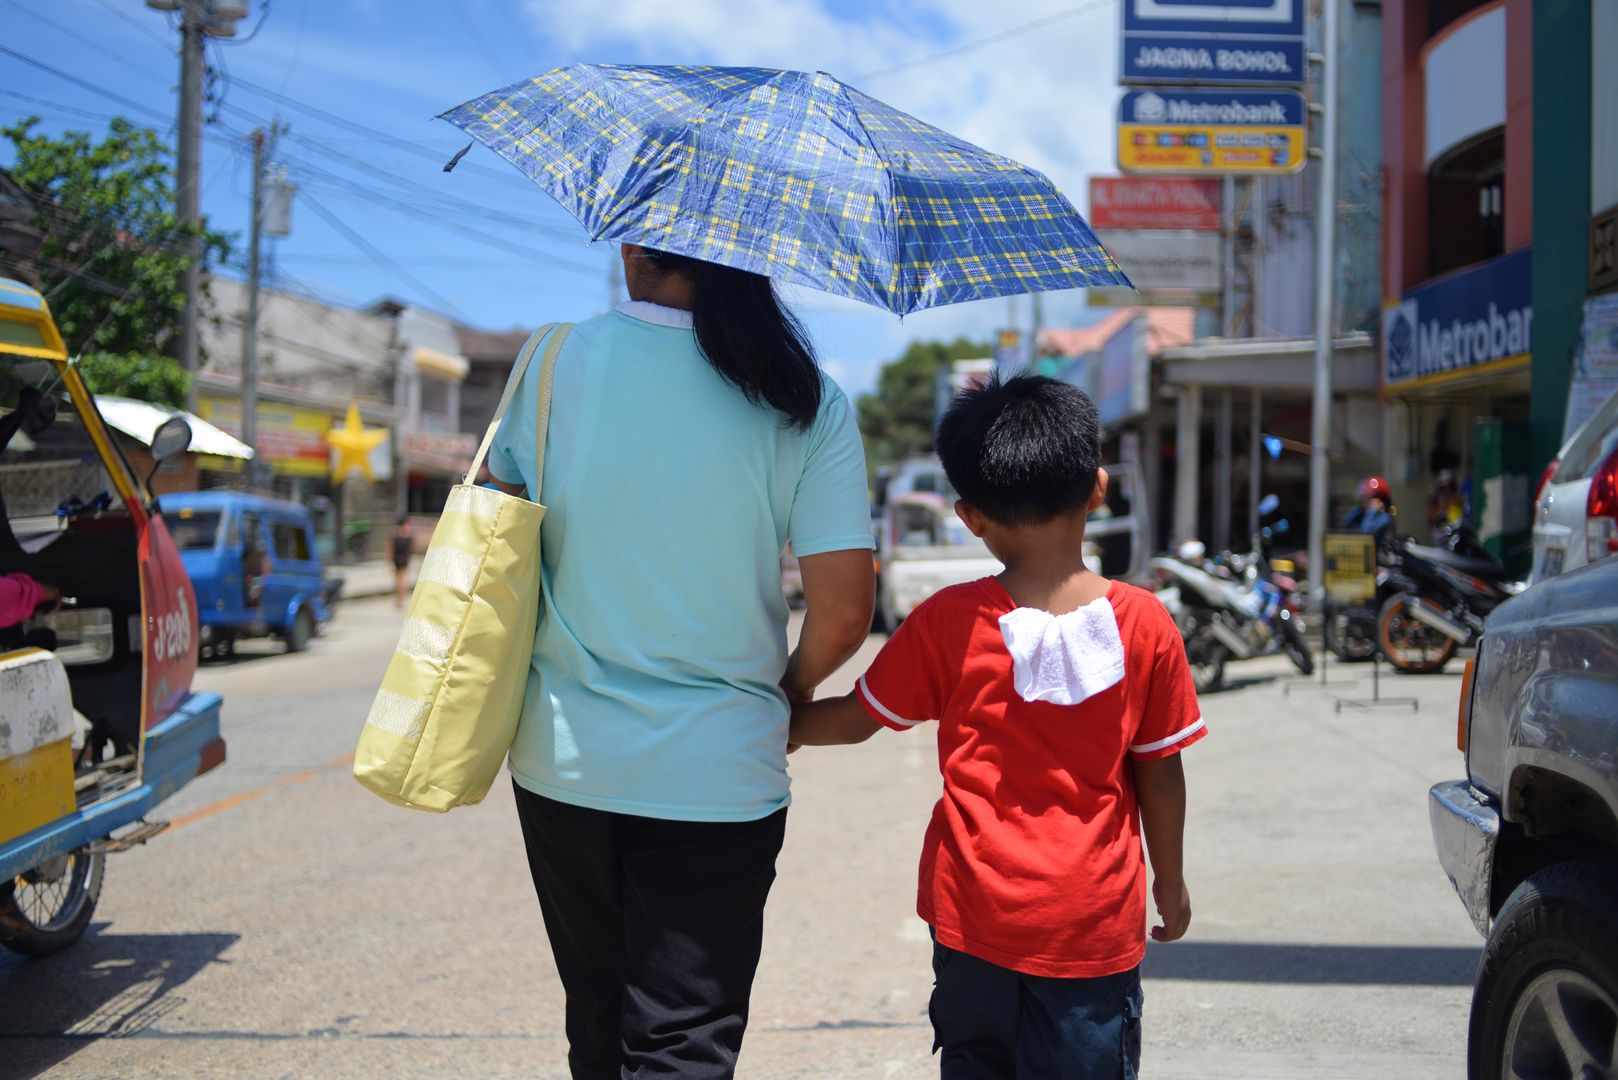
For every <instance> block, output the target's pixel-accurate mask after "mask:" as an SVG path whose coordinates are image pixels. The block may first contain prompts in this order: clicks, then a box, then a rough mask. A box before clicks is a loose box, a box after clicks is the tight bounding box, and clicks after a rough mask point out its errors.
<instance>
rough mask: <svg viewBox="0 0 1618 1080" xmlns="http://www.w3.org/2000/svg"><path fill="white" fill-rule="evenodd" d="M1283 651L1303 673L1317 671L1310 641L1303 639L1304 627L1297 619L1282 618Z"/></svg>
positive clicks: (1309, 673) (1308, 673)
mask: <svg viewBox="0 0 1618 1080" xmlns="http://www.w3.org/2000/svg"><path fill="white" fill-rule="evenodd" d="M1281 651H1282V652H1284V653H1286V654H1287V659H1288V660H1291V661H1292V664H1293V666H1294V667H1296V668H1297V669H1298V671H1299V672H1301V673H1302V674H1304V675H1313V674H1314V673H1315V658H1314V656H1313V654H1311V653H1310V652H1309V643H1308V642H1307V641H1305V640H1304V639H1303V628H1302V627H1300V626H1299V625H1298V620H1297V619H1282V620H1281Z"/></svg>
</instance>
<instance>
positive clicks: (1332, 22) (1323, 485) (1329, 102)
mask: <svg viewBox="0 0 1618 1080" xmlns="http://www.w3.org/2000/svg"><path fill="white" fill-rule="evenodd" d="M1320 18H1321V22H1322V24H1323V26H1322V31H1323V32H1322V34H1321V58H1320V83H1319V86H1320V101H1319V104H1320V107H1321V108H1320V177H1319V180H1320V185H1319V188H1320V190H1319V196H1320V203H1319V206H1318V208H1317V209H1316V211H1315V400H1314V417H1313V422H1312V423H1311V424H1310V435H1309V441H1310V443H1311V444H1312V446H1311V449H1310V452H1309V586H1310V589H1311V591H1313V592H1314V593H1316V594H1317V595H1319V594H1320V593H1321V582H1322V581H1323V580H1324V575H1325V571H1326V555H1325V549H1326V525H1327V522H1326V510H1327V495H1328V485H1329V484H1330V481H1331V458H1330V454H1331V398H1332V346H1333V344H1334V338H1335V337H1336V334H1335V328H1336V322H1337V318H1336V310H1335V308H1336V305H1335V300H1336V297H1337V289H1336V280H1337V275H1336V273H1335V269H1336V263H1337V250H1336V249H1337V243H1336V241H1337V63H1338V57H1337V0H1321V3H1320Z"/></svg>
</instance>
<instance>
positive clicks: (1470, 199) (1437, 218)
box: [1427, 127, 1506, 277]
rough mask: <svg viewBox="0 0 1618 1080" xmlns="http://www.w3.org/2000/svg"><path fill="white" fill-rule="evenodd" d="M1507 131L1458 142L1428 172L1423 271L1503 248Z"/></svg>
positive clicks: (1445, 268)
mask: <svg viewBox="0 0 1618 1080" xmlns="http://www.w3.org/2000/svg"><path fill="white" fill-rule="evenodd" d="M1505 212H1506V129H1505V128H1503V127H1500V128H1495V129H1494V130H1493V131H1489V132H1485V133H1483V134H1482V135H1479V136H1477V137H1476V138H1474V139H1470V140H1468V141H1466V142H1464V143H1462V144H1461V145H1460V146H1457V147H1455V148H1453V149H1452V150H1450V151H1449V152H1448V153H1446V154H1445V155H1444V156H1442V157H1440V158H1438V159H1437V160H1436V161H1434V162H1433V164H1432V167H1431V168H1430V169H1428V170H1427V273H1428V276H1430V277H1436V276H1437V275H1439V274H1442V273H1445V272H1447V271H1450V270H1455V269H1458V268H1459V267H1462V266H1469V265H1471V264H1472V263H1477V262H1482V261H1483V260H1485V259H1492V258H1494V257H1495V256H1496V255H1503V254H1505V250H1506V216H1505Z"/></svg>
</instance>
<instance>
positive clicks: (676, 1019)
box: [517, 786, 787, 1080]
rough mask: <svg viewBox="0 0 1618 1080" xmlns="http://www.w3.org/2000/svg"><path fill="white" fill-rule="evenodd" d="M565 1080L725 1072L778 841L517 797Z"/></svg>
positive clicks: (747, 830) (779, 823)
mask: <svg viewBox="0 0 1618 1080" xmlns="http://www.w3.org/2000/svg"><path fill="white" fill-rule="evenodd" d="M517 813H518V816H519V817H520V818H521V820H522V832H523V840H524V842H525V843H526V844H527V847H528V866H529V869H530V870H531V871H532V872H533V875H534V888H535V890H536V891H537V892H538V893H539V906H540V910H541V911H542V912H543V913H544V916H545V931H546V934H547V935H548V936H549V938H550V942H551V952H552V953H554V954H555V956H556V970H557V973H558V974H559V975H560V976H561V978H562V987H563V989H564V990H566V991H567V1040H568V1055H567V1059H568V1065H569V1067H570V1068H571V1069H572V1071H573V1076H574V1077H575V1078H577V1080H598V1078H599V1080H606V1078H612V1080H617V1078H618V1077H619V1076H624V1077H637V1078H640V1077H679V1078H681V1080H702V1078H708V1077H730V1076H732V1075H734V1073H735V1071H736V1057H737V1054H739V1053H740V1051H741V1046H742V1032H743V1031H744V1030H745V1029H746V1027H747V1003H748V997H749V995H750V993H751V992H752V988H753V973H754V971H755V970H756V969H757V968H758V954H759V949H760V947H761V945H762V943H763V937H764V900H765V898H766V897H767V896H768V895H769V892H770V885H771V884H772V883H773V882H774V881H775V857H776V855H777V853H779V852H780V850H781V841H782V838H783V837H784V835H785V832H786V819H787V812H786V810H785V809H784V808H783V809H781V810H779V811H777V812H776V813H774V814H771V815H770V816H769V817H766V818H763V819H761V820H758V821H742V822H693V821H663V820H660V819H657V818H645V817H634V816H632V815H629V814H613V813H608V812H606V811H603V810H589V809H585V808H583V807H579V806H570V805H568V804H566V803H560V802H557V801H556V800H554V799H547V798H544V797H543V796H540V795H535V794H534V793H533V792H531V791H527V790H525V789H524V788H522V787H521V786H518V787H517Z"/></svg>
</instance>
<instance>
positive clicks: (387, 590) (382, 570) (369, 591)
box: [326, 558, 421, 601]
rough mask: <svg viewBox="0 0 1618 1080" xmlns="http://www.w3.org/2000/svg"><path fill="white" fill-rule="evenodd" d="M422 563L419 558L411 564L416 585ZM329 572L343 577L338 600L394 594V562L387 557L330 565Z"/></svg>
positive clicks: (411, 579) (411, 575) (327, 570)
mask: <svg viewBox="0 0 1618 1080" xmlns="http://www.w3.org/2000/svg"><path fill="white" fill-rule="evenodd" d="M420 565H421V559H420V558H417V559H415V560H413V561H412V562H411V564H410V582H411V585H412V586H414V584H415V580H416V568H417V567H419V566H420ZM326 572H327V573H328V574H332V575H336V576H337V577H340V578H342V579H343V591H342V592H341V593H339V594H338V600H339V601H342V600H363V599H366V598H367V597H372V596H392V595H393V564H392V563H391V562H388V561H387V560H385V559H372V560H370V561H368V562H361V563H349V564H348V565H346V566H343V565H338V566H328V567H327V568H326Z"/></svg>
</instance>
